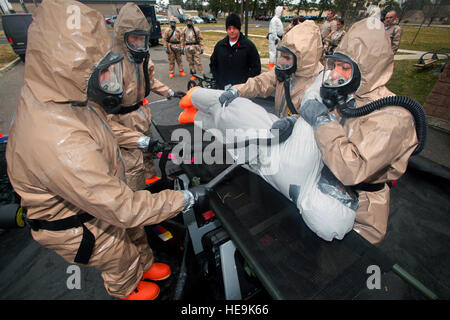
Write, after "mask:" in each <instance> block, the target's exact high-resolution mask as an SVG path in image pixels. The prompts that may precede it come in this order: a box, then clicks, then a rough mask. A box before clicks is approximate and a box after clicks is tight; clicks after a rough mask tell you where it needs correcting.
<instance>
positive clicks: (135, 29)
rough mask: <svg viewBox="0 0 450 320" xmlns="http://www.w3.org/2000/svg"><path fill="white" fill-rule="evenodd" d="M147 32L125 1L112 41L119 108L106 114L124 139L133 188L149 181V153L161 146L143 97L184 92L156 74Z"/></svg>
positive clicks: (151, 170) (136, 10) (152, 174)
mask: <svg viewBox="0 0 450 320" xmlns="http://www.w3.org/2000/svg"><path fill="white" fill-rule="evenodd" d="M149 34H150V26H149V24H148V22H147V19H146V18H145V16H144V14H143V13H142V11H141V10H140V9H139V7H138V6H137V5H136V4H134V3H127V4H125V5H124V6H123V7H122V8H121V9H120V12H119V15H118V16H117V19H116V22H115V24H114V44H113V51H114V52H118V53H121V54H122V55H123V56H124V60H123V61H122V66H123V80H124V81H123V86H124V94H123V100H122V104H121V108H120V110H118V111H117V113H116V114H111V115H109V116H108V122H109V124H110V126H111V128H112V130H113V132H114V134H115V135H116V136H117V137H118V139H119V144H121V143H120V142H121V141H124V143H125V145H124V146H121V147H122V148H121V153H122V157H123V160H124V162H125V168H126V174H127V181H128V185H129V186H130V188H131V189H133V190H138V189H143V188H145V186H146V179H149V180H150V181H151V179H152V178H154V177H155V176H156V174H157V172H156V168H155V165H154V162H153V155H152V154H153V153H154V152H157V151H160V149H161V148H162V145H161V144H160V143H159V142H158V141H157V140H155V139H151V137H152V131H151V111H150V107H149V106H148V105H146V104H144V103H143V98H145V97H147V96H148V95H149V93H150V92H154V93H157V94H159V95H161V96H163V97H167V98H169V99H170V98H172V97H177V98H181V97H182V96H183V95H184V93H183V92H178V91H177V92H174V91H173V90H172V89H170V88H169V87H168V86H166V85H165V84H164V83H162V82H160V81H159V80H157V79H156V78H155V66H154V64H153V62H152V60H151V58H150V54H149V49H148V40H149ZM117 124H120V125H117ZM158 149H159V150H158ZM151 151H153V152H151Z"/></svg>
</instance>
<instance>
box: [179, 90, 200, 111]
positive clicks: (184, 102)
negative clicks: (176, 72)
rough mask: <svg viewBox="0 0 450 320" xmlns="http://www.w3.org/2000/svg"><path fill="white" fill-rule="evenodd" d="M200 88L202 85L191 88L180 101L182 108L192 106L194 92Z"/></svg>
mask: <svg viewBox="0 0 450 320" xmlns="http://www.w3.org/2000/svg"><path fill="white" fill-rule="evenodd" d="M198 88H201V87H200V86H195V87H192V88H191V89H189V91H188V92H187V93H186V95H185V96H184V97H183V98H182V99H181V101H180V108H181V109H188V108H192V107H193V105H192V93H193V92H194V91H195V90H197V89H198Z"/></svg>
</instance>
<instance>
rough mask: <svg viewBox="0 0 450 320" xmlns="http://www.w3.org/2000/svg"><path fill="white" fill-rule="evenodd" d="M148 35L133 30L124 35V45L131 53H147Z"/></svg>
mask: <svg viewBox="0 0 450 320" xmlns="http://www.w3.org/2000/svg"><path fill="white" fill-rule="evenodd" d="M148 42H149V33H148V31H145V30H133V31H130V32H127V33H125V44H126V46H127V48H128V50H130V51H131V53H145V52H147V51H148Z"/></svg>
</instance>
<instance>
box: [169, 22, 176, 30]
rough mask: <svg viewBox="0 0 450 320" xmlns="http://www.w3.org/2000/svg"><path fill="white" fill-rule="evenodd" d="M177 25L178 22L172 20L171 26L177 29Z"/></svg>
mask: <svg viewBox="0 0 450 320" xmlns="http://www.w3.org/2000/svg"><path fill="white" fill-rule="evenodd" d="M176 26H177V23H176V22H175V21H174V20H170V27H171V28H172V29H175V28H176Z"/></svg>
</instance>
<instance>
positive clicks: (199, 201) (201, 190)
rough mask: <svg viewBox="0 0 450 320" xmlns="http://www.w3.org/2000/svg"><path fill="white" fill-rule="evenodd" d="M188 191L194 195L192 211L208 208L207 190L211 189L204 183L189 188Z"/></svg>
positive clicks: (201, 211)
mask: <svg viewBox="0 0 450 320" xmlns="http://www.w3.org/2000/svg"><path fill="white" fill-rule="evenodd" d="M188 191H189V192H190V193H191V194H192V195H193V196H194V211H195V212H199V213H203V212H206V211H208V210H209V192H210V191H211V190H210V189H209V188H207V187H206V185H204V184H201V185H199V186H195V187H192V188H189V189H188Z"/></svg>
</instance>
